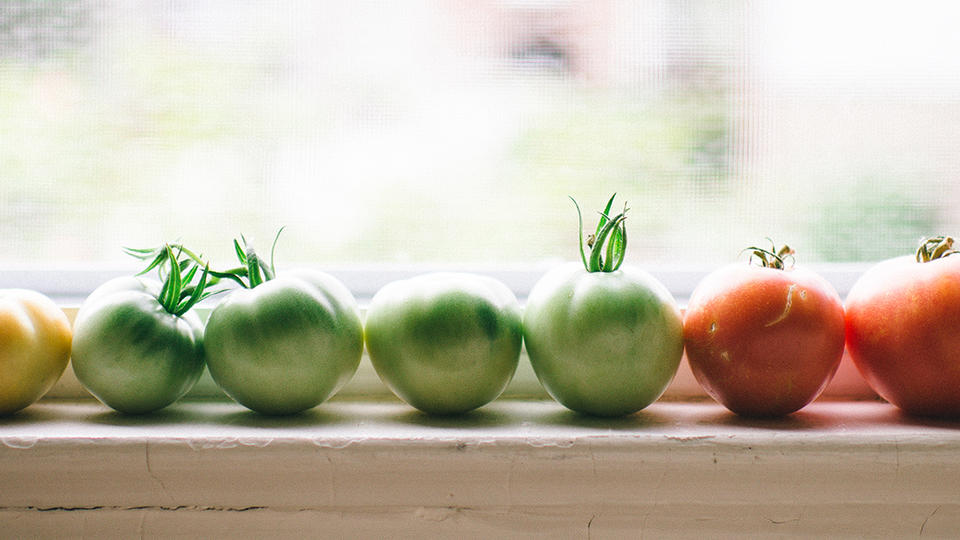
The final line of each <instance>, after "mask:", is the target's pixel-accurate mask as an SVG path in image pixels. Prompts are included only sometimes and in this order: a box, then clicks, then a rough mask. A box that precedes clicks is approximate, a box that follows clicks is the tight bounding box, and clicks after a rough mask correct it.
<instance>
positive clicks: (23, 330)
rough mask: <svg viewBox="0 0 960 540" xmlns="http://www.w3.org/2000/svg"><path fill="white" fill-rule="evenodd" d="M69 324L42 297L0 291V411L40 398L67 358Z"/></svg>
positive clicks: (11, 290)
mask: <svg viewBox="0 0 960 540" xmlns="http://www.w3.org/2000/svg"><path fill="white" fill-rule="evenodd" d="M70 342H71V332H70V322H69V321H68V320H67V316H66V315H64V313H63V311H62V310H61V309H60V308H59V307H57V305H56V304H54V303H53V301H52V300H50V299H49V298H47V297H46V296H44V295H42V294H40V293H38V292H34V291H28V290H25V289H2V290H0V415H6V414H11V413H14V412H16V411H19V410H20V409H23V408H24V407H26V406H28V405H30V404H31V403H33V402H34V401H36V400H38V399H40V397H41V396H43V395H44V394H45V393H47V390H50V387H51V386H53V385H54V383H56V382H57V380H58V379H59V378H60V375H61V374H62V373H63V370H64V369H65V368H66V367H67V361H68V360H69V359H70Z"/></svg>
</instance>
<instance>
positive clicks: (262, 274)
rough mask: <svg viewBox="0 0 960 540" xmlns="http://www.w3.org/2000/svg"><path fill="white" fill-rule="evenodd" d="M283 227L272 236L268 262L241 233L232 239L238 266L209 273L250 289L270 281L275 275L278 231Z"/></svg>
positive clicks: (280, 231) (280, 230)
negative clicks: (238, 236) (237, 237)
mask: <svg viewBox="0 0 960 540" xmlns="http://www.w3.org/2000/svg"><path fill="white" fill-rule="evenodd" d="M283 229H284V228H283V227H280V229H279V230H278V231H277V235H276V236H275V237H274V238H273V245H272V246H271V247H270V263H269V264H268V263H267V261H265V260H263V259H262V258H261V257H260V256H259V255H258V254H257V251H256V250H255V249H254V248H253V245H251V244H250V243H249V242H247V239H246V238H245V237H244V236H243V235H242V234H241V235H240V238H239V239H236V238H234V239H233V250H234V252H236V254H237V260H238V261H240V267H238V268H232V269H230V270H225V271H222V272H211V273H212V274H213V275H214V276H216V277H217V278H224V279H231V280H233V281H235V282H236V283H237V284H239V285H240V286H241V287H243V288H245V289H252V288H254V287H256V286H257V285H260V284H261V283H263V282H265V281H270V280H271V279H273V278H274V277H276V275H277V269H276V264H275V263H274V255H275V254H276V251H277V241H279V240H280V233H282V232H283ZM241 242H243V245H242V246H241V245H240V243H241Z"/></svg>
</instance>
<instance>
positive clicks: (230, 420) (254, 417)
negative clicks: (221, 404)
mask: <svg viewBox="0 0 960 540" xmlns="http://www.w3.org/2000/svg"><path fill="white" fill-rule="evenodd" d="M212 420H213V421H214V422H216V423H218V424H224V425H231V426H241V427H253V428H258V427H259V428H271V429H272V428H292V427H310V426H330V425H335V424H344V423H347V422H353V423H356V418H351V417H349V416H346V415H344V414H340V413H337V412H332V411H329V410H326V409H324V408H323V406H322V405H321V406H319V407H314V408H312V409H307V410H305V411H301V412H298V413H294V414H288V415H282V416H281V415H269V414H261V413H258V412H256V411H251V410H249V409H243V410H239V411H231V412H229V413H226V414H222V415H218V416H216V417H215V418H212Z"/></svg>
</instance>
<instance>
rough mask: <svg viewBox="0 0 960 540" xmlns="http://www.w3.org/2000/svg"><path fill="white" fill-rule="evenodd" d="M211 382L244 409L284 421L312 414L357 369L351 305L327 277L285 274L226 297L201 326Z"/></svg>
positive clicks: (356, 321) (358, 335) (355, 317)
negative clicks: (290, 416) (287, 417)
mask: <svg viewBox="0 0 960 540" xmlns="http://www.w3.org/2000/svg"><path fill="white" fill-rule="evenodd" d="M206 347H207V363H208V367H209V369H210V375H211V376H212V377H213V379H214V381H216V382H217V384H218V385H220V387H221V388H222V389H223V390H224V392H226V393H227V395H229V396H230V397H231V398H233V399H234V400H236V401H237V402H238V403H240V404H241V405H243V406H245V407H247V408H248V409H251V410H254V411H257V412H259V413H262V414H268V415H286V414H294V413H298V412H301V411H304V410H307V409H310V408H313V407H315V406H317V405H319V404H320V403H322V402H323V401H325V400H326V399H327V398H329V397H330V396H332V395H333V394H334V393H336V391H337V390H339V389H340V388H341V387H342V386H343V385H344V384H346V383H347V382H348V381H349V380H350V378H351V377H353V374H354V373H355V372H356V371H357V366H358V365H359V364H360V357H361V356H362V354H363V327H362V323H361V320H360V312H359V309H358V307H357V302H356V300H355V299H354V297H353V295H352V294H351V293H350V291H349V290H348V289H347V288H346V287H345V286H344V285H343V284H342V283H340V281H338V280H337V279H336V278H334V277H333V276H330V275H329V274H326V273H323V272H317V271H308V270H301V271H291V272H286V273H283V274H282V275H280V276H278V277H276V278H274V279H271V280H269V281H266V282H264V283H262V284H260V285H258V286H256V287H254V288H252V289H238V290H235V291H233V292H232V293H230V295H229V296H228V297H227V298H225V299H224V300H223V301H222V302H220V304H218V305H217V307H216V308H214V310H213V312H212V313H211V314H210V318H209V319H208V320H207V329H206Z"/></svg>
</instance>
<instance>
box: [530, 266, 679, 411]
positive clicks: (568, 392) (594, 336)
mask: <svg viewBox="0 0 960 540" xmlns="http://www.w3.org/2000/svg"><path fill="white" fill-rule="evenodd" d="M682 326H683V325H682V322H681V316H680V310H679V309H678V308H677V305H676V302H675V301H674V299H673V297H672V296H671V295H670V292H669V291H667V289H666V288H665V287H664V286H663V285H662V284H660V283H659V282H658V281H656V280H655V279H654V278H653V277H652V276H650V275H649V274H647V273H646V272H643V271H641V270H638V269H635V268H630V267H626V266H624V267H622V268H621V269H620V270H618V271H616V272H610V273H606V272H587V271H586V270H584V268H583V266H581V265H579V264H575V263H574V264H568V265H564V266H561V267H558V268H556V269H554V270H552V271H550V272H548V273H547V274H546V275H545V276H544V277H543V278H541V279H540V281H538V282H537V284H536V285H535V286H534V288H533V290H531V292H530V296H529V298H528V299H527V305H526V309H525V312H524V339H525V341H526V346H527V353H528V355H529V356H530V363H531V364H532V366H533V369H534V372H535V373H536V375H537V378H538V379H539V380H540V383H541V384H542V385H543V386H544V388H545V389H546V390H547V392H548V393H549V394H550V395H551V396H553V398H554V399H556V400H557V401H558V402H560V403H561V404H562V405H564V406H565V407H567V408H569V409H572V410H574V411H578V412H582V413H586V414H592V415H596V416H621V415H625V414H630V413H633V412H636V411H638V410H640V409H642V408H644V407H646V406H647V405H649V404H650V403H653V402H654V401H655V400H656V399H657V398H659V397H660V395H661V394H663V391H664V390H665V389H666V387H667V385H668V384H669V383H670V381H671V380H672V379H673V377H674V375H675V374H676V372H677V367H678V366H679V364H680V359H681V357H682V355H683V335H682V330H683V328H682Z"/></svg>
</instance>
